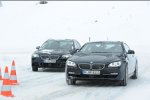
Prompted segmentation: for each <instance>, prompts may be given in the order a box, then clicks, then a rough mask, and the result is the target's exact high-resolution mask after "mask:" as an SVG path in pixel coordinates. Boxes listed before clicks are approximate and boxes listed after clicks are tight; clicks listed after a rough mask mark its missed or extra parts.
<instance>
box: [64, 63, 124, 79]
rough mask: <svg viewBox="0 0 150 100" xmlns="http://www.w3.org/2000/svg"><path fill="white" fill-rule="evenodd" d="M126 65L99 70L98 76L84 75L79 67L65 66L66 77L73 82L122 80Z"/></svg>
mask: <svg viewBox="0 0 150 100" xmlns="http://www.w3.org/2000/svg"><path fill="white" fill-rule="evenodd" d="M125 67H126V63H122V65H121V66H120V67H116V68H108V67H107V66H106V67H105V68H104V69H102V70H100V75H85V74H83V73H82V72H83V69H80V68H79V67H75V68H73V67H70V66H66V77H67V78H69V79H75V80H123V78H124V75H125V71H124V70H125Z"/></svg>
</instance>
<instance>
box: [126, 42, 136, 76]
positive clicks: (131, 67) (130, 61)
mask: <svg viewBox="0 0 150 100" xmlns="http://www.w3.org/2000/svg"><path fill="white" fill-rule="evenodd" d="M124 48H125V51H126V54H127V58H126V59H127V61H128V73H129V74H132V73H133V72H134V70H135V64H136V59H135V55H134V54H128V50H130V48H129V46H128V45H127V44H124Z"/></svg>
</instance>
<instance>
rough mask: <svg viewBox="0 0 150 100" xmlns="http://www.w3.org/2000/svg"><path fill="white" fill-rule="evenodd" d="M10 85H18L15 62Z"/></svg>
mask: <svg viewBox="0 0 150 100" xmlns="http://www.w3.org/2000/svg"><path fill="white" fill-rule="evenodd" d="M10 83H11V85H18V81H17V75H16V68H15V61H14V60H13V62H12V67H11V72H10Z"/></svg>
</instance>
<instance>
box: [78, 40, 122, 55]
mask: <svg viewBox="0 0 150 100" xmlns="http://www.w3.org/2000/svg"><path fill="white" fill-rule="evenodd" d="M80 51H81V52H90V53H112V52H114V53H115V52H116V53H120V52H123V49H122V46H121V44H120V43H103V42H102V43H97V42H96V43H88V44H86V45H84V46H83V47H82V49H81V50H80Z"/></svg>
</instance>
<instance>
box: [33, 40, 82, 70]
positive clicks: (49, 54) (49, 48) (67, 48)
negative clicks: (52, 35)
mask: <svg viewBox="0 0 150 100" xmlns="http://www.w3.org/2000/svg"><path fill="white" fill-rule="evenodd" d="M80 47H81V46H80V44H79V42H78V41H77V40H74V39H65V40H54V39H49V40H47V41H46V42H45V43H43V45H42V46H41V47H40V46H37V47H36V49H37V50H36V51H35V52H34V53H33V54H32V58H31V64H32V70H33V71H38V68H64V67H65V63H66V60H67V59H68V58H69V57H71V56H72V55H73V54H74V53H75V52H76V51H77V50H79V49H80Z"/></svg>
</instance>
